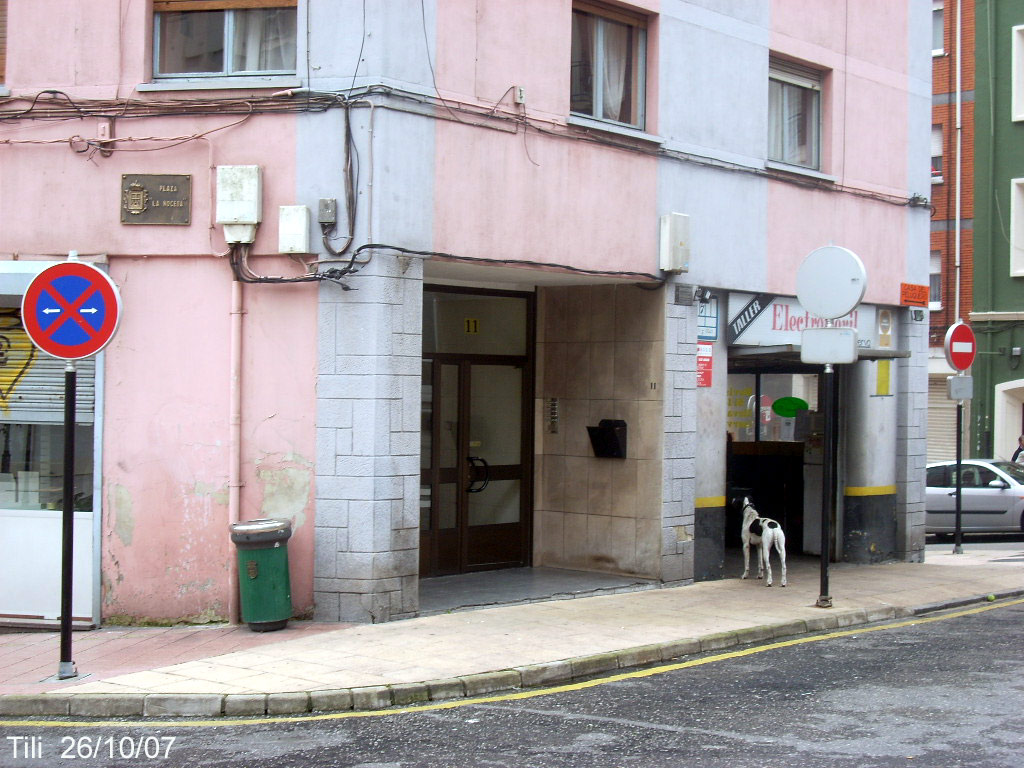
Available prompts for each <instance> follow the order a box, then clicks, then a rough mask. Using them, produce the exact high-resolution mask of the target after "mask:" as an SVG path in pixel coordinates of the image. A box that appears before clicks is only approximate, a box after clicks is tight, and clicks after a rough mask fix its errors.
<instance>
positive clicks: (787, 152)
mask: <svg viewBox="0 0 1024 768" xmlns="http://www.w3.org/2000/svg"><path fill="white" fill-rule="evenodd" d="M822 81H823V76H822V73H821V72H820V71H818V70H815V69H811V68H810V67H805V66H803V65H801V64H796V63H794V62H790V61H783V60H781V59H776V58H775V57H772V58H771V60H770V62H769V68H768V159H769V160H772V161H775V162H777V163H784V164H786V165H793V166H799V167H802V168H810V169H812V170H820V169H821V88H822Z"/></svg>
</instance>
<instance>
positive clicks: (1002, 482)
mask: <svg viewBox="0 0 1024 768" xmlns="http://www.w3.org/2000/svg"><path fill="white" fill-rule="evenodd" d="M926 483H927V486H928V487H927V488H926V490H925V500H926V509H927V515H926V517H925V532H926V533H954V532H955V531H956V462H955V461H943V462H940V463H936V464H929V465H928V466H927V480H926ZM960 494H961V496H960V513H961V514H960V529H961V530H962V531H965V532H968V533H998V532H1006V531H1012V532H1017V533H1019V532H1021V531H1024V466H1022V465H1020V464H1014V463H1012V462H1009V461H997V460H993V459H964V460H963V461H962V462H961V471H960Z"/></svg>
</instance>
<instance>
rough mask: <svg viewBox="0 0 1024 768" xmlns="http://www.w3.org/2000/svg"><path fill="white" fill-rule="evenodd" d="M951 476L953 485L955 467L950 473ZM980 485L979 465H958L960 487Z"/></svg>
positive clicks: (954, 481)
mask: <svg viewBox="0 0 1024 768" xmlns="http://www.w3.org/2000/svg"><path fill="white" fill-rule="evenodd" d="M950 474H951V475H952V476H953V485H956V469H954V470H953V471H952V472H951V473H950ZM980 485H981V475H980V474H979V467H976V466H974V465H973V464H964V465H963V466H961V467H960V487H961V488H977V487H978V486H980Z"/></svg>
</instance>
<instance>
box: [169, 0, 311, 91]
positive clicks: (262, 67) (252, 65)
mask: <svg viewBox="0 0 1024 768" xmlns="http://www.w3.org/2000/svg"><path fill="white" fill-rule="evenodd" d="M296 4H297V0H223V1H222V2H216V1H215V0H154V2H153V10H154V11H155V15H154V22H153V34H154V45H153V51H154V64H153V74H154V76H155V77H158V78H159V77H172V78H173V77H229V76H237V75H286V74H294V73H295V50H296V35H295V33H296Z"/></svg>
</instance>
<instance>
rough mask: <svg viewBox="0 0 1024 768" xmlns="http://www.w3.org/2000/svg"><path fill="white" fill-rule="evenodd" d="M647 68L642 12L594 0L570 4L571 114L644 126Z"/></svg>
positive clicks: (645, 35)
mask: <svg viewBox="0 0 1024 768" xmlns="http://www.w3.org/2000/svg"><path fill="white" fill-rule="evenodd" d="M646 68H647V28H646V21H645V19H644V17H643V16H640V15H637V14H632V13H629V12H627V11H625V10H623V9H619V8H611V7H606V6H603V5H599V4H596V3H582V2H577V3H573V9H572V60H571V69H570V73H569V81H570V99H569V100H570V106H569V109H570V110H571V111H572V113H573V114H575V115H582V116H584V117H590V118H594V119H595V120H606V121H609V122H612V123H618V124H621V125H626V126H630V127H633V128H641V129H642V128H643V127H644V90H645V87H646V85H645V80H646Z"/></svg>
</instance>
